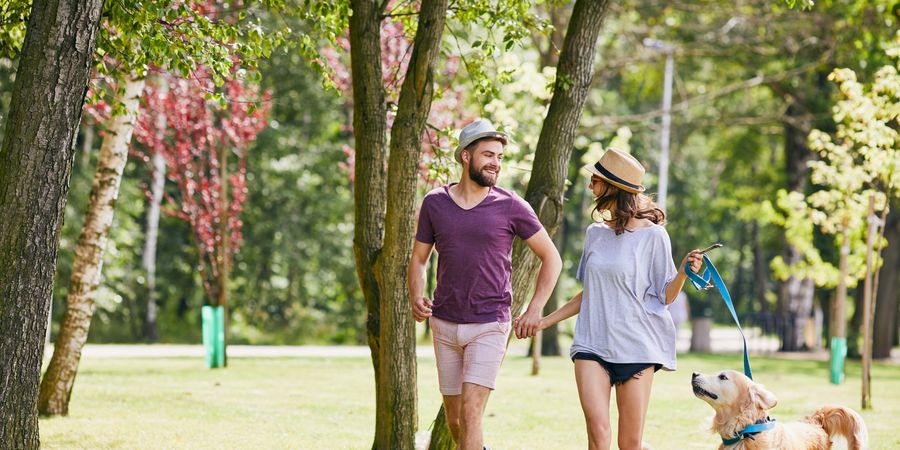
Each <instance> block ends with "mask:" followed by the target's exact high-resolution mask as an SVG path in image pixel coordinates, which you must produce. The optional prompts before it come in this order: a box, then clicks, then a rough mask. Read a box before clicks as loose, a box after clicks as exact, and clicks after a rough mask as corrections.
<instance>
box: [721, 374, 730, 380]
mask: <svg viewBox="0 0 900 450" xmlns="http://www.w3.org/2000/svg"><path fill="white" fill-rule="evenodd" d="M719 379H720V380H727V379H728V377H727V376H725V374H724V373H720V374H719Z"/></svg>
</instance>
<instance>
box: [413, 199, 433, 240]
mask: <svg viewBox="0 0 900 450" xmlns="http://www.w3.org/2000/svg"><path fill="white" fill-rule="evenodd" d="M430 205H431V199H430V197H428V196H426V197H425V199H424V200H422V207H420V208H419V225H418V228H417V229H416V240H417V241H419V242H421V243H423V244H434V227H432V225H431V214H430V211H431V208H430Z"/></svg>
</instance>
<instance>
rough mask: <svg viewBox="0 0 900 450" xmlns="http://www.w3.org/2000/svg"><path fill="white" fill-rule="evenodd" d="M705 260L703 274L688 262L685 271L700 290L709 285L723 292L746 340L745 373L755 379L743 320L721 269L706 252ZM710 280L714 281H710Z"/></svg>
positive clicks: (735, 321)
mask: <svg viewBox="0 0 900 450" xmlns="http://www.w3.org/2000/svg"><path fill="white" fill-rule="evenodd" d="M703 262H704V263H705V265H706V267H705V268H704V269H703V274H702V275H700V274H696V273H694V271H692V270H691V269H690V268H688V264H687V263H685V265H684V273H685V274H687V277H688V279H689V280H690V281H691V284H693V285H694V287H695V288H696V289H697V290H698V291H702V290H705V289H707V288H709V287H712V286H715V287H716V289H718V290H719V293H720V294H722V300H724V301H725V306H727V307H728V311H729V312H730V313H731V317H732V318H733V319H734V323H735V324H736V325H737V329H738V331H739V332H740V333H741V339H742V340H743V341H744V375H747V378H750V379H751V380H752V379H753V373H752V372H751V371H750V358H749V357H748V356H747V337H746V336H744V330H743V329H741V321H740V320H738V316H737V312H735V310H734V304H733V303H732V302H731V295H730V294H728V288H727V287H725V281H723V280H722V276H721V275H719V271H718V270H716V266H715V265H713V263H712V261H710V259H709V256H707V255H706V254H704V255H703ZM710 281H711V282H712V283H710Z"/></svg>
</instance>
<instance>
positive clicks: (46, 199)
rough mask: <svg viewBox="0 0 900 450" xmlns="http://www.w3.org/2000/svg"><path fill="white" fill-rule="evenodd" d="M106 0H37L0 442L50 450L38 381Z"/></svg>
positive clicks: (3, 157)
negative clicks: (41, 426) (44, 441)
mask: <svg viewBox="0 0 900 450" xmlns="http://www.w3.org/2000/svg"><path fill="white" fill-rule="evenodd" d="M102 5H103V2H102V1H100V0H84V1H77V2H76V1H60V2H48V1H46V0H34V2H33V3H32V7H31V15H30V16H29V19H28V28H27V30H26V35H25V42H24V44H23V47H22V53H21V56H20V60H19V67H18V70H17V71H16V84H15V87H14V88H13V94H12V99H11V101H10V106H9V116H8V118H7V122H6V130H5V132H4V134H3V144H2V146H0V230H3V232H2V233H0V362H2V376H0V443H2V445H3V446H4V448H12V449H20V448H21V449H37V448H40V434H39V432H38V420H37V397H38V385H39V382H40V375H41V359H42V356H43V352H44V336H45V333H46V331H47V313H48V310H49V308H50V298H51V293H52V289H53V275H54V273H55V272H56V255H57V247H58V244H59V229H60V225H61V223H62V214H63V211H64V209H65V206H66V195H67V194H68V190H69V177H70V175H71V172H72V161H73V158H74V144H75V135H76V134H77V132H78V124H79V123H80V121H81V111H82V106H83V105H84V96H85V93H86V92H87V83H88V79H89V76H90V70H91V62H92V56H93V54H94V48H95V46H96V42H97V34H98V32H97V31H98V29H99V26H100V10H101V8H102Z"/></svg>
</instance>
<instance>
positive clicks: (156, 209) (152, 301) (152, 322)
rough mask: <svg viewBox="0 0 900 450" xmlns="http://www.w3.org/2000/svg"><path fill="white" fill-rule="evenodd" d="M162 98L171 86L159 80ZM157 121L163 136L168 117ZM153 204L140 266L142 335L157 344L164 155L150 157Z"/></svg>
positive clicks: (158, 128)
mask: <svg viewBox="0 0 900 450" xmlns="http://www.w3.org/2000/svg"><path fill="white" fill-rule="evenodd" d="M159 83H160V85H159V95H160V96H165V95H166V93H167V92H168V85H167V84H166V81H165V78H164V77H160V78H159ZM158 114H159V115H158V116H157V118H156V129H157V133H159V135H160V138H161V135H162V134H164V133H165V130H166V114H165V112H164V111H160V112H159V113H158ZM150 165H151V170H152V172H151V174H150V202H149V204H148V205H147V227H146V230H145V232H144V254H143V255H142V257H141V266H142V267H143V268H144V272H145V273H146V275H147V290H146V293H147V308H146V313H145V314H146V315H145V316H144V323H143V327H142V328H143V335H144V339H145V340H146V341H147V342H156V341H157V340H158V339H159V331H158V330H157V328H156V317H157V315H158V308H157V305H156V245H157V243H158V241H159V214H160V209H161V206H162V199H163V189H164V188H165V186H166V159H165V158H163V155H162V153H161V152H158V151H154V152H153V155H152V156H151V157H150Z"/></svg>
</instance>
